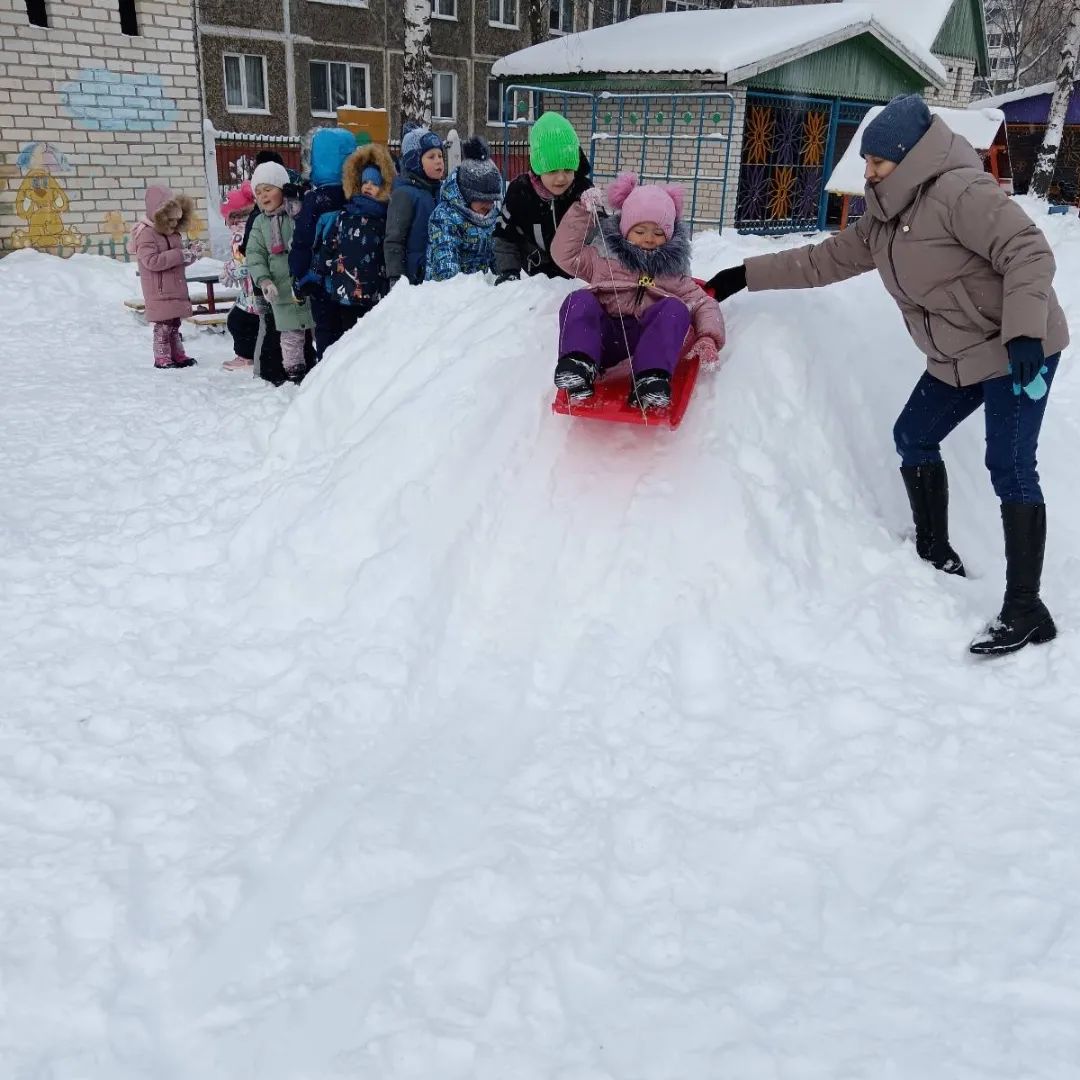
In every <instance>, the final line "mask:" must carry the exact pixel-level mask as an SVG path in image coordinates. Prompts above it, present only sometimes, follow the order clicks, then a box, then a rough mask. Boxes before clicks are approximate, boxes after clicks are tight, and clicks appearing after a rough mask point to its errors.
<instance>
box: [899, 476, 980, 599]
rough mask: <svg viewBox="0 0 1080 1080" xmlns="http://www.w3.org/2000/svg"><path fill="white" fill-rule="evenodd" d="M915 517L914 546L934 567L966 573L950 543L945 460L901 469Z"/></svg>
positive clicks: (958, 574) (947, 480) (962, 575)
mask: <svg viewBox="0 0 1080 1080" xmlns="http://www.w3.org/2000/svg"><path fill="white" fill-rule="evenodd" d="M900 475H901V476H902V477H903V478H904V487H906V488H907V495H908V502H909V503H911V515H912V517H913V518H914V519H915V550H916V551H917V552H918V554H919V558H920V559H924V560H926V562H928V563H931V564H932V565H933V567H934V569H935V570H941V571H943V572H944V573H946V574H955V575H956V576H957V577H967V574H966V573H965V572H964V564H963V563H962V562H961V561H960V556H959V555H957V554H956V552H955V551H953V549H952V547H951V546H950V545H949V475H948V473H946V471H945V464H944V462H940V461H939V462H936V463H935V464H933V465H906V466H903V467H902V468H901V469H900Z"/></svg>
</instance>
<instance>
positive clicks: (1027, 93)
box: [968, 82, 1057, 109]
mask: <svg viewBox="0 0 1080 1080" xmlns="http://www.w3.org/2000/svg"><path fill="white" fill-rule="evenodd" d="M1056 88H1057V83H1056V82H1047V83H1039V85H1038V86H1025V87H1024V89H1023V90H1012V91H1010V92H1009V93H1007V94H998V95H997V96H995V97H988V98H980V99H979V100H978V101H973V102H972V103H971V104H970V105H969V106H968V108H969V109H1000V108H1001V106H1002V105H1008V104H1009V102H1010V101H1024V100H1025V99H1026V98H1033V97H1041V96H1042V95H1043V94H1052V93H1053V92H1054V90H1055V89H1056Z"/></svg>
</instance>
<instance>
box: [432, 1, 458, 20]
mask: <svg viewBox="0 0 1080 1080" xmlns="http://www.w3.org/2000/svg"><path fill="white" fill-rule="evenodd" d="M431 17H432V18H433V19H456V18H457V0H431Z"/></svg>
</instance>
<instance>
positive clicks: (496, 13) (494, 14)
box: [488, 0, 518, 30]
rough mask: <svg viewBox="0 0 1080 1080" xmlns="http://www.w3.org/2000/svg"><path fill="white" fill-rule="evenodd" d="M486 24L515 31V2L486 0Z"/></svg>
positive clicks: (515, 0)
mask: <svg viewBox="0 0 1080 1080" xmlns="http://www.w3.org/2000/svg"><path fill="white" fill-rule="evenodd" d="M488 22H489V23H490V24H491V25H492V26H512V27H513V28H514V29H515V30H516V29H517V24H518V21H517V0H488Z"/></svg>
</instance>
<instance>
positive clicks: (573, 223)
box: [132, 113, 724, 408]
mask: <svg viewBox="0 0 1080 1080" xmlns="http://www.w3.org/2000/svg"><path fill="white" fill-rule="evenodd" d="M358 143H359V145H358ZM529 164H530V169H529V171H528V172H526V173H523V174H522V175H521V176H518V177H517V178H516V179H514V180H513V181H512V182H511V183H510V184H509V186H508V187H507V188H506V191H505V194H504V191H503V179H502V176H501V175H500V173H499V170H498V168H497V167H496V166H495V164H494V162H493V161H492V160H491V155H490V150H489V148H488V145H487V143H486V142H485V141H484V140H483V139H481V138H478V137H474V138H472V139H469V140H467V141H466V142H465V144H464V145H463V147H462V162H461V164H460V165H459V166H458V167H457V168H456V169H455V170H454V172H453V174H452V175H451V176H449V177H446V178H445V179H444V174H445V171H446V164H445V158H444V147H443V143H442V140H441V139H440V138H439V136H438V135H437V134H436V133H435V132H433V131H431V130H429V129H427V128H422V127H418V128H413V129H412V130H409V131H407V132H406V133H405V135H404V137H403V139H402V146H401V159H400V165H399V166H398V167H395V165H394V162H393V159H392V157H391V156H390V153H389V151H388V150H387V148H386V147H384V146H379V145H377V144H373V143H371V142H370V141H369V140H366V139H365V138H364V137H363V136H361V137H359V138H354V136H353V135H352V134H350V133H349V132H348V131H345V130H343V129H340V128H321V129H319V130H318V131H317V132H316V133H315V135H314V137H313V139H312V141H311V150H310V168H309V174H310V175H309V179H308V180H307V181H305V182H302V181H300V179H299V178H298V177H296V176H295V175H291V174H290V173H289V171H288V170H287V169H286V168H285V166H284V164H283V163H282V162H281V159H280V158H279V157H278V156H277V155H276V154H273V153H272V152H270V151H264V152H263V153H262V154H261V155H260V156H259V159H258V161H257V165H256V168H255V171H254V173H253V175H252V177H251V180H250V182H246V183H245V184H243V185H241V186H240V187H238V188H237V189H235V190H234V191H231V192H230V193H229V195H228V197H227V198H226V200H225V203H224V204H223V206H222V207H221V213H222V216H223V217H224V218H225V220H226V222H227V223H228V225H229V228H230V230H231V232H232V239H233V244H232V253H231V257H230V258H229V260H228V261H227V263H226V266H225V271H224V275H223V280H224V281H225V282H226V283H227V284H230V285H232V286H234V287H236V288H237V289H238V291H239V297H238V299H237V301H236V304H235V306H234V307H233V308H232V310H231V311H230V313H229V319H228V328H229V331H230V333H231V334H232V338H233V345H234V350H235V353H236V355H235V357H234V358H233V359H232V360H229V361H227V362H226V364H225V365H224V366H225V367H226V368H228V369H229V370H242V369H248V370H251V369H252V368H255V369H256V373H257V374H259V375H261V376H262V377H263V378H266V379H268V380H269V381H271V382H281V381H284V380H286V379H288V380H293V381H299V380H300V379H301V378H303V376H304V374H305V373H306V371H307V370H308V369H309V367H310V365H311V364H312V363H314V362H317V361H318V360H319V359H321V358H322V356H323V354H324V353H325V351H326V350H327V349H328V348H329V347H330V346H331V345H332V344H333V343H334V342H335V341H337V340H338V338H340V337H341V335H342V334H343V333H345V332H346V331H347V330H349V329H350V328H351V327H352V326H354V325H355V324H356V322H357V320H358V319H360V318H361V317H363V316H364V315H365V314H366V313H367V312H369V311H370V310H371V309H372V308H373V307H374V306H375V305H376V304H377V303H378V302H379V301H380V300H381V299H382V298H383V297H384V296H386V294H387V293H388V292H389V290H390V289H391V288H392V287H393V286H394V284H395V283H396V282H397V281H398V280H399V279H401V278H405V279H406V280H408V281H409V282H410V283H412V284H419V283H420V282H423V281H444V280H447V279H449V278H451V277H454V276H456V275H457V274H470V273H483V272H487V271H491V272H493V273H495V274H496V277H495V283H496V284H497V285H501V284H503V283H505V282H507V281H511V280H514V279H517V278H519V277H520V275H521V274H522V273H525V274H526V275H538V274H539V275H546V276H548V277H566V278H572V277H578V278H583V279H584V280H585V281H586V282H588V286H589V287H588V288H587V289H583V290H581V291H578V292H574V293H572V294H571V295H570V296H569V297H567V299H566V301H565V302H564V304H563V306H562V310H561V317H560V334H559V358H558V362H557V365H556V370H555V385H556V386H558V387H560V388H561V389H564V390H566V391H567V393H568V394H570V395H571V397H573V398H575V399H581V398H584V397H587V396H589V395H590V394H592V393H593V386H594V383H595V381H596V379H597V378H598V377H599V376H600V374H601V373H602V372H603V371H605V370H606V369H608V368H610V367H612V366H614V365H615V364H617V363H620V362H621V361H622V360H623V359H625V358H626V357H627V356H630V357H631V360H632V364H633V372H634V380H633V391H632V400H633V401H634V402H635V403H636V404H638V405H640V406H641V407H642V408H662V407H664V406H666V405H667V404H669V402H670V397H671V377H672V374H673V371H674V369H675V365H676V363H677V362H678V359H679V357H680V355H681V353H682V351H683V348H684V346H685V342H686V339H687V337H688V334H690V331H691V329H692V330H693V339H694V340H693V344H692V349H693V351H694V352H695V354H696V356H697V358H699V359H700V360H702V361H703V362H705V363H710V362H715V360H716V357H717V352H718V350H719V349H720V348H722V347H723V344H724V325H723V320H722V317H721V315H720V309H719V306H718V305H717V304H716V302H715V301H714V300H713V299H712V298H711V297H709V296H708V295H707V294H706V293H705V292H704V291H703V290H702V289H701V287H700V286H699V285H697V284H696V283H695V282H694V280H693V279H692V278H691V277H690V266H689V263H690V233H689V226H688V224H687V223H686V222H685V221H684V220H682V191H681V189H679V188H678V187H674V186H664V187H661V186H656V185H639V184H638V183H637V180H636V178H634V177H632V176H629V175H623V176H620V177H619V178H618V179H617V180H616V181H615V182H614V183H612V184H611V185H610V186H609V188H608V192H607V195H608V203H609V206H610V213H608V212H605V207H604V199H603V196H602V195H601V193H600V192H599V190H598V189H596V188H594V187H593V186H592V181H591V179H590V166H589V161H588V158H587V157H586V156H585V154H584V153H583V152H582V150H581V146H580V142H579V140H578V136H577V133H576V132H575V130H574V128H573V126H572V125H571V124H570V123H569V122H568V121H567V120H566V119H565V118H564V117H562V116H561V115H559V114H558V113H544V114H543V115H542V116H541V117H540V118H539V119H538V120H537V121H536V123H535V124H534V125H533V126H532V128H531V130H530V136H529ZM146 205H147V218H146V219H144V220H143V221H142V222H140V225H139V226H137V227H136V233H135V234H133V237H132V250H133V251H134V252H135V253H136V255H137V257H138V260H139V266H140V274H141V277H142V285H143V293H144V296H145V297H146V309H147V319H148V320H149V321H151V322H153V323H154V324H155V333H154V341H155V365H156V366H158V367H183V366H187V365H189V364H191V363H193V362H194V361H192V360H191V359H190V357H187V356H186V355H185V354H184V352H183V347H182V345H181V344H180V338H179V320H180V319H181V318H183V317H184V316H185V315H187V314H190V311H191V307H190V302H189V301H188V299H187V287H186V282H185V281H184V265H185V263H186V262H190V261H193V258H192V249H188V248H185V247H184V245H183V244H182V243H181V239H180V234H181V233H182V232H183V227H184V224H185V221H186V217H187V215H189V214H190V206H191V203H190V200H188V199H186V198H185V197H184V196H174V195H173V194H172V193H171V192H170V191H168V189H164V188H160V187H152V188H150V189H149V190H148V191H147V197H146ZM195 257H197V255H196V256H195ZM174 279H175V280H174ZM174 293H175V295H174ZM159 301H160V302H159ZM166 301H167V302H166ZM152 302H153V306H152ZM185 306H186V310H185ZM159 324H160V325H162V326H165V327H166V328H165V329H162V330H161V331H160V334H159V330H158V326H159ZM309 335H310V336H309ZM312 336H313V340H312Z"/></svg>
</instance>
